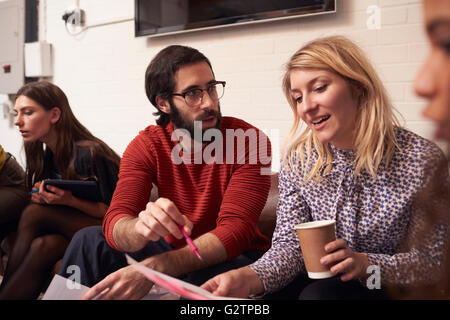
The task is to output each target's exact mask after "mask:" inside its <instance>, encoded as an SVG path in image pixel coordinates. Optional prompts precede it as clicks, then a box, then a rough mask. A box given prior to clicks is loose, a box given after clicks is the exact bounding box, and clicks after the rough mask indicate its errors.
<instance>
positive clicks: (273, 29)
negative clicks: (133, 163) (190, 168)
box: [0, 0, 432, 170]
mask: <svg viewBox="0 0 450 320" xmlns="http://www.w3.org/2000/svg"><path fill="white" fill-rule="evenodd" d="M41 3H42V7H41V10H40V12H41V13H40V21H41V29H40V36H41V38H44V39H46V40H47V41H48V42H50V43H52V45H53V48H54V70H55V71H54V77H53V82H54V83H56V84H57V85H59V86H60V87H61V88H62V89H63V90H64V91H65V92H66V93H67V95H68V97H69V100H70V102H71V105H72V108H73V110H74V112H75V114H76V116H77V117H78V118H79V119H80V121H82V123H84V124H85V125H86V126H87V127H88V128H89V129H90V130H91V131H92V132H93V133H94V134H95V135H97V136H99V137H100V138H102V139H103V140H104V141H106V142H107V143H108V144H109V145H110V146H111V147H113V149H115V150H116V151H117V152H118V153H119V154H122V152H123V151H124V149H125V147H126V146H127V144H128V143H129V141H130V140H131V139H132V138H133V137H134V136H135V135H136V134H137V133H138V132H139V130H141V129H143V128H145V127H146V126H147V125H149V124H154V117H153V115H152V112H153V111H154V108H153V106H152V105H151V104H150V102H149V101H148V100H147V98H146V96H145V91H144V72H145V69H146V67H147V64H148V63H149V61H150V60H151V59H152V57H153V56H154V55H155V54H156V53H157V52H158V51H159V50H160V49H162V48H164V47H165V46H167V45H170V44H183V45H189V46H193V47H195V48H197V49H199V50H200V51H202V52H203V53H204V54H206V55H207V56H208V57H209V58H210V60H211V62H212V64H213V68H214V71H215V74H216V78H217V79H220V80H226V81H227V87H226V93H225V96H224V98H223V100H222V102H221V106H222V111H223V114H224V115H233V116H236V117H240V118H242V119H244V120H246V121H248V122H250V123H252V124H254V125H256V126H257V127H259V128H261V129H264V130H266V131H267V132H268V133H269V134H270V135H271V138H272V143H273V144H274V147H275V149H278V148H279V147H280V146H281V142H282V139H283V138H284V137H285V136H286V134H287V132H288V131H289V128H290V126H291V124H292V115H291V111H290V108H289V106H288V105H287V103H286V101H285V99H284V96H283V94H282V91H281V77H282V74H283V64H284V63H285V62H286V61H287V60H288V58H289V57H290V55H291V54H293V53H294V52H295V51H296V50H297V49H298V48H300V47H301V46H302V45H303V44H304V43H305V42H307V41H309V40H311V39H313V38H315V37H319V36H325V35H331V34H342V35H346V36H348V37H349V38H351V39H352V40H354V41H356V42H357V43H358V44H360V45H361V46H362V47H363V48H364V50H365V51H366V52H367V54H368V56H369V58H370V59H371V61H372V62H373V64H374V66H375V68H376V69H377V71H378V72H379V74H380V77H381V78H382V80H383V81H384V84H385V85H386V87H387V90H388V92H389V94H390V96H391V98H392V100H393V102H394V105H395V106H396V107H397V108H398V110H399V111H400V112H401V114H402V116H403V118H404V120H405V122H404V124H405V126H406V127H408V128H410V129H411V130H413V131H414V132H417V133H418V134H421V135H423V136H425V137H430V133H431V130H430V129H431V128H432V125H431V124H430V123H429V122H427V121H426V120H424V118H423V117H422V115H421V110H422V108H423V106H424V101H423V100H421V99H419V98H417V97H415V95H414V93H413V91H412V82H413V80H414V77H415V75H416V73H417V71H418V68H419V66H420V64H421V62H422V61H423V59H424V58H425V55H426V53H427V50H428V45H427V43H426V39H425V35H424V32H423V28H422V10H421V3H420V0H338V1H337V13H336V14H333V15H323V16H316V17H306V18H298V19H293V20H286V21H277V22H269V23H261V24H255V25H247V26H236V27H230V28H223V29H216V30H209V31H201V32H192V33H187V34H180V35H171V36H164V37H158V38H146V37H139V38H135V37H134V22H133V21H132V18H133V16H134V1H133V0H95V1H94V0H80V1H79V3H80V7H81V8H83V9H84V10H85V11H86V19H87V21H86V22H87V25H92V24H98V23H103V22H109V21H114V20H127V19H128V21H125V22H121V23H115V24H110V25H104V26H98V27H95V28H91V29H88V30H87V31H86V32H84V33H82V34H80V35H77V36H72V35H69V33H68V32H67V30H66V29H65V27H64V22H63V21H62V19H61V16H62V14H63V13H64V10H65V9H66V8H68V7H70V6H73V5H74V3H75V1H73V0H41ZM373 5H376V6H377V8H379V9H380V10H381V11H380V13H381V28H380V29H369V28H368V26H367V21H368V19H369V18H370V17H371V13H367V9H368V8H369V7H370V6H373ZM0 121H1V128H0V134H1V137H2V138H1V143H2V144H3V145H4V146H5V147H6V148H7V149H9V150H12V152H17V153H18V152H19V150H20V146H21V138H20V136H19V135H18V134H17V132H16V130H15V129H11V128H9V127H8V126H7V122H6V121H7V120H5V119H3V118H2V119H0ZM271 132H273V134H271ZM4 137H7V139H4ZM275 162H276V160H275ZM273 169H274V170H277V169H278V163H275V164H274V168H273Z"/></svg>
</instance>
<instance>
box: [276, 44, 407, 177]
mask: <svg viewBox="0 0 450 320" xmlns="http://www.w3.org/2000/svg"><path fill="white" fill-rule="evenodd" d="M295 69H320V70H327V71H330V72H333V73H335V74H337V75H339V76H341V77H342V78H344V79H345V80H346V81H347V82H348V83H349V85H350V86H351V87H352V88H353V89H356V88H358V90H361V94H360V96H359V101H358V111H357V119H356V127H355V142H354V146H355V152H356V154H355V156H356V157H355V165H356V166H355V174H354V176H355V177H356V176H357V175H358V174H359V173H360V172H361V171H362V170H363V169H365V170H366V171H367V172H368V173H369V174H370V175H371V176H373V177H374V176H375V175H376V173H377V169H378V167H379V166H380V164H381V162H382V161H383V160H384V161H385V164H386V165H387V164H388V163H389V161H390V159H391V158H392V155H393V153H394V151H395V147H398V146H397V143H396V138H395V132H394V127H400V125H399V121H398V119H397V118H396V116H395V115H394V113H393V111H394V110H395V109H394V107H393V106H392V104H391V102H390V100H389V97H388V95H387V92H386V89H385V88H384V86H383V84H382V82H381V80H380V79H379V78H378V76H377V74H376V72H375V70H374V69H373V67H372V66H371V64H370V63H369V60H368V59H367V58H366V56H365V55H364V53H363V52H362V50H361V49H360V48H359V47H358V46H357V45H355V44H354V43H353V42H351V41H350V40H349V39H347V38H345V37H342V36H331V37H325V38H320V39H316V40H314V41H312V42H310V43H308V44H307V45H305V46H304V47H303V48H301V49H300V50H298V51H297V52H296V53H295V54H294V55H293V56H292V57H291V59H290V60H289V62H288V63H287V64H286V73H285V75H284V78H283V91H284V94H285V96H286V99H287V100H288V102H289V105H290V106H291V109H292V111H293V112H294V124H293V125H292V128H291V130H290V132H289V135H288V137H287V138H286V141H285V148H284V156H283V161H284V163H286V162H287V163H288V164H289V165H290V167H291V168H298V162H297V159H296V158H297V157H295V155H297V154H298V155H299V156H300V164H301V166H303V168H304V169H305V168H306V167H310V168H311V169H310V170H307V171H309V172H303V176H304V178H306V180H305V181H309V180H310V179H312V178H313V177H314V176H315V175H316V174H317V173H318V172H319V171H320V170H322V169H321V168H325V169H324V171H323V173H327V172H329V171H330V170H331V162H332V160H333V159H332V154H331V150H330V147H329V145H328V144H324V143H321V142H320V141H319V139H318V138H317V137H316V135H315V134H314V133H313V132H312V130H311V129H310V128H309V127H307V128H306V129H305V130H303V132H302V133H301V134H300V135H298V129H299V126H300V124H301V123H300V116H299V114H298V112H297V105H296V102H295V99H294V98H293V97H292V95H291V83H290V75H291V72H292V71H293V70H295ZM313 150H314V151H316V153H317V160H316V162H315V164H314V163H312V161H311V156H312V153H313ZM305 154H306V159H305ZM305 161H306V162H305ZM296 170H297V171H298V169H296ZM320 178H321V175H318V176H317V179H316V180H317V181H319V180H320Z"/></svg>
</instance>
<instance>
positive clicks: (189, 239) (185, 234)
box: [178, 226, 203, 260]
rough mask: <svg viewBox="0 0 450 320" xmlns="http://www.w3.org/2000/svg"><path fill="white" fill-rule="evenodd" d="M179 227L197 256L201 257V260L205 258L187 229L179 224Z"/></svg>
mask: <svg viewBox="0 0 450 320" xmlns="http://www.w3.org/2000/svg"><path fill="white" fill-rule="evenodd" d="M178 227H179V228H180V231H181V233H182V234H183V236H184V238H185V239H186V242H187V244H188V246H189V248H191V250H192V252H193V253H195V255H196V256H197V258H199V259H200V260H203V259H202V256H201V255H200V253H199V252H198V248H197V246H196V245H195V244H194V241H192V239H191V238H190V237H189V236H188V234H187V233H186V230H184V227H183V226H178Z"/></svg>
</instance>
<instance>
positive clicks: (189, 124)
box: [169, 100, 222, 139]
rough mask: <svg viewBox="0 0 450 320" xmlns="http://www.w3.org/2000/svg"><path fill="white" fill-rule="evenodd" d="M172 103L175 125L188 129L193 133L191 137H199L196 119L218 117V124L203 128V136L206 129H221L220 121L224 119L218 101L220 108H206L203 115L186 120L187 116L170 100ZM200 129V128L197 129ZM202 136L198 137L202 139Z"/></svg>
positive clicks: (178, 127) (177, 127) (171, 114)
mask: <svg viewBox="0 0 450 320" xmlns="http://www.w3.org/2000/svg"><path fill="white" fill-rule="evenodd" d="M169 103H170V110H171V113H170V115H169V116H170V121H172V123H173V125H174V126H175V128H176V129H186V130H187V131H188V132H189V134H190V135H191V138H192V139H194V138H197V137H196V136H195V134H194V132H195V127H194V121H202V120H205V119H206V118H208V117H211V116H214V117H216V125H215V126H214V127H212V128H207V129H203V128H202V137H203V134H204V133H205V131H206V130H208V129H220V123H221V121H222V113H221V112H220V104H219V103H218V110H217V111H216V110H212V109H209V110H205V111H204V112H203V113H202V114H201V115H199V116H198V117H196V118H195V119H194V121H189V120H186V117H183V115H182V114H181V112H180V110H178V108H177V107H176V106H175V104H174V103H173V102H172V101H170V100H169ZM197 130H198V129H197ZM202 137H198V138H200V139H202Z"/></svg>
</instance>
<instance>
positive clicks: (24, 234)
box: [0, 203, 101, 299]
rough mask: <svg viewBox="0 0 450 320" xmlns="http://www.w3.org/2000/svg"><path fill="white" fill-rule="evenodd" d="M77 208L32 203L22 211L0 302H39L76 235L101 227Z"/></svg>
mask: <svg viewBox="0 0 450 320" xmlns="http://www.w3.org/2000/svg"><path fill="white" fill-rule="evenodd" d="M99 224H101V219H96V218H93V217H91V216H89V215H87V214H84V213H82V212H80V211H78V210H76V209H74V208H70V207H66V206H57V205H40V204H34V203H33V204H30V205H29V206H27V207H26V208H25V210H24V211H23V212H22V216H21V218H20V221H19V226H18V229H17V238H16V241H15V243H14V246H13V248H12V250H11V253H10V254H9V256H8V264H7V266H6V270H5V275H4V278H3V282H2V284H1V286H0V299H36V298H37V297H38V296H39V294H40V293H41V292H42V290H44V289H45V287H46V285H48V281H49V280H50V276H51V274H52V270H53V267H54V265H55V263H57V262H58V260H60V259H61V258H62V257H63V256H64V252H65V250H66V248H67V246H68V244H69V242H70V239H71V238H72V236H73V235H74V234H75V232H77V231H78V230H80V229H81V228H84V227H87V226H92V225H99Z"/></svg>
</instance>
